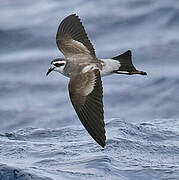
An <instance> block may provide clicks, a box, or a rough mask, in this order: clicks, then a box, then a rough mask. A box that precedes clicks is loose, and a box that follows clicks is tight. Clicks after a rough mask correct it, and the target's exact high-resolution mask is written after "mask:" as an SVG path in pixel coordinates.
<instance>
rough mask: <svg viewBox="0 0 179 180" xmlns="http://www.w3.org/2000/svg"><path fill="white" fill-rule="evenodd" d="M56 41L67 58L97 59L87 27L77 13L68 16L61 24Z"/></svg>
mask: <svg viewBox="0 0 179 180" xmlns="http://www.w3.org/2000/svg"><path fill="white" fill-rule="evenodd" d="M56 43H57V46H58V48H59V50H60V51H61V52H62V53H63V54H64V56H65V57H66V58H67V59H69V60H70V59H73V60H79V59H80V58H82V59H84V58H85V61H86V62H93V61H95V60H96V55H95V50H94V48H93V45H92V44H91V42H90V40H89V39H88V36H87V34H86V32H85V29H84V27H83V25H82V23H81V21H80V19H79V17H78V16H76V14H72V15H70V16H68V17H66V18H65V19H64V20H63V21H62V22H61V23H60V25H59V28H58V31H57V35H56Z"/></svg>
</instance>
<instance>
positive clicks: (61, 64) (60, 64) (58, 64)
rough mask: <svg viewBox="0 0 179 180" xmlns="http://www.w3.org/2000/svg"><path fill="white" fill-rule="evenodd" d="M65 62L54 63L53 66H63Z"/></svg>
mask: <svg viewBox="0 0 179 180" xmlns="http://www.w3.org/2000/svg"><path fill="white" fill-rule="evenodd" d="M64 64H65V63H55V64H54V66H56V67H60V66H63V65H64Z"/></svg>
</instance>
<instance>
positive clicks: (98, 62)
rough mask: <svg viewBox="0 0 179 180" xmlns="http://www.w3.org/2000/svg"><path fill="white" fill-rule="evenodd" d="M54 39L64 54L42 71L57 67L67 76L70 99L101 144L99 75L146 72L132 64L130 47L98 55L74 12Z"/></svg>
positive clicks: (101, 107)
mask: <svg viewBox="0 0 179 180" xmlns="http://www.w3.org/2000/svg"><path fill="white" fill-rule="evenodd" d="M56 43H57V46H58V48H59V50H60V51H61V52H62V53H63V55H64V56H65V58H58V59H54V60H53V61H52V62H51V67H50V69H49V70H48V72H47V74H46V75H48V74H49V73H50V72H51V71H57V72H60V73H61V74H63V75H64V76H66V77H69V78H70V81H69V85H68V89H69V95H70V99H71V103H72V105H73V107H74V109H75V111H76V113H77V115H78V117H79V119H80V121H81V122H82V124H83V125H84V127H85V128H86V130H87V131H88V133H89V134H90V135H91V136H92V138H93V139H94V140H95V141H96V142H97V143H98V144H99V145H101V146H102V147H104V146H105V140H106V136H105V123H104V110H103V87H102V81H101V77H102V76H105V75H110V74H113V73H117V74H128V75H132V74H140V75H146V74H147V73H146V72H143V71H139V70H137V69H136V68H135V67H134V65H133V64H132V58H131V51H130V50H128V51H126V52H125V53H123V54H121V55H119V56H116V57H113V58H111V59H98V58H97V57H96V54H95V50H94V48H93V45H92V44H91V42H90V40H89V39H88V36H87V34H86V31H85V29H84V27H83V25H82V23H81V21H80V19H79V17H78V16H77V15H76V14H72V15H70V16H68V17H66V18H65V19H64V20H63V21H62V22H61V23H60V25H59V27H58V31H57V34H56Z"/></svg>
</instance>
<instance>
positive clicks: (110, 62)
mask: <svg viewBox="0 0 179 180" xmlns="http://www.w3.org/2000/svg"><path fill="white" fill-rule="evenodd" d="M101 60H102V61H103V63H102V70H101V76H107V75H110V74H112V73H113V72H114V71H116V70H118V69H119V68H120V66H121V64H120V62H119V61H117V60H114V59H101Z"/></svg>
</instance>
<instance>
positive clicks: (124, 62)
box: [112, 50, 147, 75]
mask: <svg viewBox="0 0 179 180" xmlns="http://www.w3.org/2000/svg"><path fill="white" fill-rule="evenodd" d="M112 59H115V60H117V61H119V62H120V64H121V66H120V68H119V69H118V70H117V71H115V73H117V74H128V75H132V74H141V75H147V73H146V72H144V71H139V70H137V69H136V68H135V67H134V65H133V64H132V54H131V51H130V50H128V51H126V52H125V53H123V54H121V55H119V56H116V57H113V58H112ZM120 71H127V72H128V73H125V72H120Z"/></svg>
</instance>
